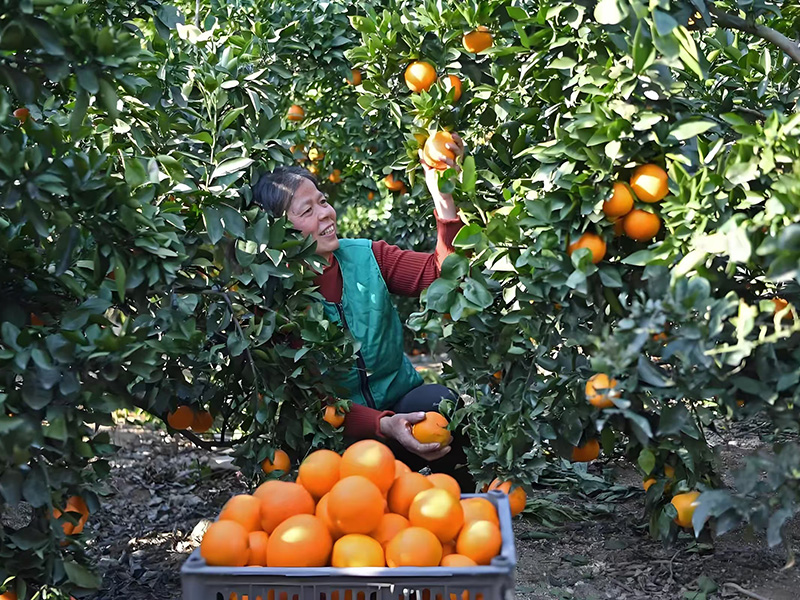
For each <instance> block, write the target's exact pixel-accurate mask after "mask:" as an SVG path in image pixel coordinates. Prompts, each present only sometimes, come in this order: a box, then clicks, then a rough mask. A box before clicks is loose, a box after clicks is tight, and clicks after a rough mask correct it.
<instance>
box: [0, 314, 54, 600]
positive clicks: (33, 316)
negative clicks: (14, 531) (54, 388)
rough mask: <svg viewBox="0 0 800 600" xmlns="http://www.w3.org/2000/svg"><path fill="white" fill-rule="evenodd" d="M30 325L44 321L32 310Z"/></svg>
mask: <svg viewBox="0 0 800 600" xmlns="http://www.w3.org/2000/svg"><path fill="white" fill-rule="evenodd" d="M31 325H33V326H34V327H42V326H43V325H44V321H42V318H41V317H40V316H39V315H37V314H36V313H33V312H32V313H31ZM0 598H2V596H0Z"/></svg>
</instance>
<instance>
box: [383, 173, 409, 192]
mask: <svg viewBox="0 0 800 600" xmlns="http://www.w3.org/2000/svg"><path fill="white" fill-rule="evenodd" d="M383 184H384V185H385V186H386V187H387V188H389V191H391V192H399V191H400V190H401V189H403V188H404V187H405V184H404V183H403V182H402V180H400V179H395V178H394V174H393V173H389V174H388V175H387V176H386V177H384V178H383Z"/></svg>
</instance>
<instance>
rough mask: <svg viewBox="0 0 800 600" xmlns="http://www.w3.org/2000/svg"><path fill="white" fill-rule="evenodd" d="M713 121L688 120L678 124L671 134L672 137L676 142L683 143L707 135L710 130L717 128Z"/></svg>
mask: <svg viewBox="0 0 800 600" xmlns="http://www.w3.org/2000/svg"><path fill="white" fill-rule="evenodd" d="M716 125H717V124H716V123H714V122H713V121H704V120H702V119H686V120H684V121H680V122H678V123H677V124H676V125H675V126H674V127H673V128H672V129H671V130H670V132H669V134H670V136H672V137H673V138H675V139H676V140H679V141H683V140H688V139H690V138H693V137H695V136H698V135H700V134H701V133H705V132H706V131H708V130H709V129H713V128H714V127H716Z"/></svg>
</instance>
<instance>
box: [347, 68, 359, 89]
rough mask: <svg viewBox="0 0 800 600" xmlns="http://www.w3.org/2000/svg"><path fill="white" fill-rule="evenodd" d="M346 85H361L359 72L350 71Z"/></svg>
mask: <svg viewBox="0 0 800 600" xmlns="http://www.w3.org/2000/svg"><path fill="white" fill-rule="evenodd" d="M347 83H349V84H350V85H361V71H359V70H358V69H350V77H348V78H347Z"/></svg>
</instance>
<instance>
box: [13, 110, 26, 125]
mask: <svg viewBox="0 0 800 600" xmlns="http://www.w3.org/2000/svg"><path fill="white" fill-rule="evenodd" d="M12 114H13V115H14V116H15V117H17V119H19V123H20V125H22V124H23V123H25V121H27V120H28V117H30V116H31V111H29V110H28V109H27V108H25V107H24V106H23V107H22V108H18V109H17V110H15V111H14V112H13V113H12Z"/></svg>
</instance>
